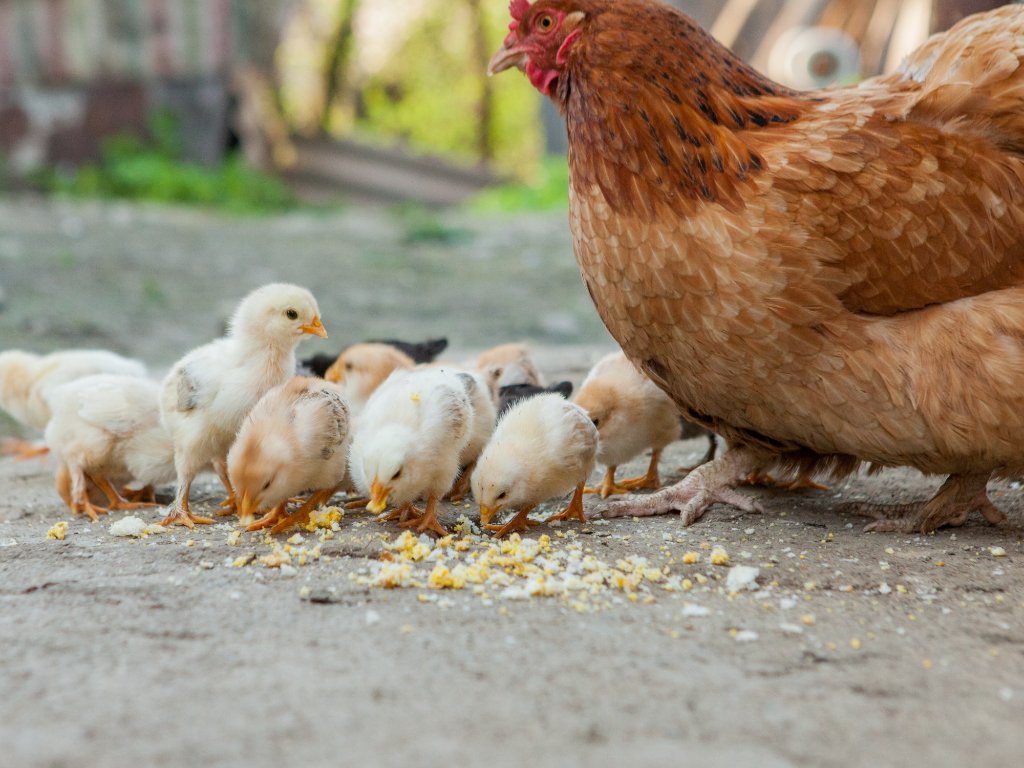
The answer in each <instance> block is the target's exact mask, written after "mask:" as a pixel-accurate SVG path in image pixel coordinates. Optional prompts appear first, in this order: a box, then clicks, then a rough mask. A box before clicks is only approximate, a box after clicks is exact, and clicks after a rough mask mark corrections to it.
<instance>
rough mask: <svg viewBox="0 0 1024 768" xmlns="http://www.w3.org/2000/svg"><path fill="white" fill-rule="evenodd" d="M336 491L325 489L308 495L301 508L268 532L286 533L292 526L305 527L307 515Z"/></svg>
mask: <svg viewBox="0 0 1024 768" xmlns="http://www.w3.org/2000/svg"><path fill="white" fill-rule="evenodd" d="M337 490H338V489H337V488H325V489H323V490H322V491H316V492H314V493H312V494H310V496H309V498H308V499H306V501H305V502H303V504H302V506H301V507H299V508H298V509H297V510H295V511H294V512H293V513H292V514H290V515H288V517H286V518H285V519H284V520H281V521H280V522H279V523H277V525H275V526H274V527H273V528H271V529H270V532H271V533H281V532H282V531H287V530H288V529H289V528H291V527H292V526H293V525H305V524H306V523H308V522H309V514H310V513H311V512H312V511H313V510H314V509H319V508H320V507H322V506H323V505H324V504H325V503H327V501H328V500H329V499H330V498H331V496H333V495H334V494H335V492H336V491H337Z"/></svg>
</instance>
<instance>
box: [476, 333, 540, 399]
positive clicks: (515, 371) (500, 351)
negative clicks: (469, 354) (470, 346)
mask: <svg viewBox="0 0 1024 768" xmlns="http://www.w3.org/2000/svg"><path fill="white" fill-rule="evenodd" d="M472 367H474V368H476V370H478V371H481V372H486V371H487V370H488V369H499V370H500V374H499V376H498V381H497V388H501V387H508V386H511V385H513V384H533V385H535V386H542V385H543V383H544V380H543V377H542V376H541V374H540V370H539V369H538V368H537V365H536V364H535V363H534V362H533V358H532V357H531V356H530V348H529V347H528V346H526V344H524V343H522V342H514V343H512V344H501V345H499V346H497V347H492V348H491V349H488V350H485V351H483V352H481V353H480V355H479V356H478V357H477V359H476V363H475V364H474V365H473V366H472Z"/></svg>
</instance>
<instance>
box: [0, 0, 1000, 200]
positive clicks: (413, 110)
mask: <svg viewBox="0 0 1024 768" xmlns="http://www.w3.org/2000/svg"><path fill="white" fill-rule="evenodd" d="M674 4H675V5H676V6H678V7H680V8H681V9H683V10H685V11H686V12H688V13H690V14H691V15H692V16H694V17H695V18H696V19H697V21H699V22H700V23H701V24H702V25H704V26H705V27H706V28H708V29H710V30H711V32H712V33H713V34H714V35H715V36H716V37H717V38H718V39H720V40H721V41H722V42H724V43H725V44H726V45H728V46H729V47H731V48H733V49H734V50H735V51H736V52H737V53H738V54H739V55H741V56H742V57H743V58H745V59H747V60H748V61H750V62H751V63H753V64H754V66H756V67H757V68H759V69H761V70H763V71H765V72H767V73H768V74H769V75H770V76H771V77H773V78H775V79H777V80H780V81H782V82H784V83H786V84H788V85H793V86H796V87H802V88H809V87H816V86H823V85H828V84H830V83H833V82H851V81H855V80H857V79H858V78H861V77H866V76H870V75H873V74H876V73H878V72H882V71H886V70H891V69H892V68H894V67H895V66H896V65H897V64H898V62H899V61H900V59H901V58H902V57H903V55H904V54H906V53H907V52H908V51H910V50H911V49H912V48H914V47H915V46H916V45H918V44H919V43H920V42H921V41H923V40H924V39H925V37H927V35H928V34H929V33H930V32H933V31H936V30H941V29H945V28H947V27H948V26H950V25H951V24H952V23H954V22H955V21H956V20H958V19H959V18H961V17H963V16H964V15H967V14H969V13H973V12H975V11H979V10H984V9H987V8H991V7H995V6H997V5H1000V4H1001V3H999V2H998V1H996V2H993V1H992V0H725V1H724V2H722V1H721V0H675V3H674ZM507 22H508V11H507V3H506V2H504V0H373V1H372V2H371V1H368V0H0V168H2V174H3V176H2V182H3V184H4V186H5V187H6V188H8V189H12V188H22V189H24V188H33V189H37V190H43V191H57V192H61V193H66V194H76V195H93V194H94V195H114V196H122V197H133V196H137V197H148V198H155V199H166V200H178V201H182V202H198V203H209V204H217V205H227V206H228V207H235V208H239V209H246V208H250V207H251V208H256V209H264V208H266V209H275V208H282V207H287V206H288V205H290V204H292V203H294V202H313V203H324V202H330V201H337V200H358V201H361V202H395V201H403V200H416V201H420V202H424V203H428V204H437V205H446V204H451V203H462V202H465V201H466V200H468V199H471V198H474V197H475V196H476V195H477V193H478V192H479V191H480V190H481V189H484V188H486V187H491V186H493V185H495V184H496V183H499V182H505V183H506V185H507V183H508V182H524V183H526V184H529V185H532V187H533V194H532V195H525V194H524V192H525V190H513V189H504V190H499V192H498V193H497V194H494V195H490V196H486V197H485V198H484V200H482V201H478V204H480V205H483V206H485V207H497V208H502V207H509V206H512V207H515V206H524V205H527V206H532V207H540V208H543V207H548V206H557V205H559V204H564V186H565V184H564V163H561V162H559V161H558V160H557V158H558V157H559V156H560V155H562V154H563V152H564V136H563V129H562V126H561V122H560V120H559V118H558V116H557V115H556V114H555V112H554V110H553V109H552V108H551V107H550V105H548V104H547V103H546V101H545V100H542V99H541V98H540V97H539V96H538V95H537V94H536V93H535V92H534V91H533V90H532V89H531V88H530V86H529V85H528V83H527V82H526V80H525V79H524V78H522V77H515V76H506V77H499V78H493V79H491V78H487V77H486V76H485V74H484V69H485V67H486V63H487V60H488V59H489V57H490V54H491V53H492V52H493V51H494V49H495V48H496V46H497V45H498V44H499V42H500V40H501V39H502V37H503V35H504V33H505V29H506V26H507ZM552 156H553V157H554V158H556V159H555V160H553V161H549V160H548V158H549V157H552ZM176 162H180V163H182V164H188V167H174V163H176ZM193 164H194V165H193ZM202 169H205V170H206V171H207V172H208V173H207V174H205V175H204V174H203V173H202V172H201V171H202ZM249 169H258V170H262V171H264V172H266V173H267V175H266V176H261V175H258V174H252V175H250V174H247V173H246V171H247V170H249ZM189 171H191V172H192V173H191V174H189V173H188V172H189ZM213 171H217V172H218V173H212V172H213ZM277 180H280V181H283V182H284V183H283V185H278V184H275V183H274V182H275V181H277ZM249 198H251V200H250V199H249Z"/></svg>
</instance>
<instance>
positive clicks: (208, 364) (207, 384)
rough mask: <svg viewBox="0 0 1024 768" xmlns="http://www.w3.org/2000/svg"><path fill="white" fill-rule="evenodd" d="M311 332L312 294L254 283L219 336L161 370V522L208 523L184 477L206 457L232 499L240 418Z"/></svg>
mask: <svg viewBox="0 0 1024 768" xmlns="http://www.w3.org/2000/svg"><path fill="white" fill-rule="evenodd" d="M309 334H312V335H315V336H321V337H323V338H327V332H326V331H325V330H324V326H323V324H322V323H321V322H320V310H319V308H318V307H317V303H316V299H315V298H313V294H311V293H310V292H309V291H307V290H306V289H305V288H300V287H299V286H297V285H290V284H287V283H273V284H271V285H265V286H263V287H262V288H258V289H256V290H255V291H253V292H252V293H250V294H249V295H248V296H246V297H245V298H244V299H243V300H242V302H241V303H240V304H239V305H238V309H237V310H235V314H234V316H233V317H232V319H231V325H230V330H229V331H228V335H227V336H225V337H224V338H221V339H217V340H216V341H212V342H210V343H209V344H206V345H204V346H202V347H198V348H197V349H194V350H192V351H191V352H189V353H188V354H187V355H185V357H183V358H182V359H181V360H179V361H178V362H177V363H176V364H175V365H174V367H173V368H172V369H171V372H170V373H168V374H167V377H166V378H165V379H164V382H163V385H162V387H161V393H160V413H161V417H162V419H163V422H164V425H165V426H166V427H167V430H168V432H170V434H171V439H172V440H173V441H174V462H175V467H176V470H177V474H178V493H177V495H176V497H175V499H174V503H173V504H172V506H171V509H170V514H168V515H167V517H166V518H165V519H164V521H163V523H162V524H163V525H172V524H174V523H180V524H182V525H187V526H188V527H189V528H191V527H192V526H193V525H194V524H195V523H212V522H213V521H212V520H211V519H210V518H205V517H197V516H196V515H193V514H192V512H191V510H190V509H189V501H188V496H189V490H190V489H191V487H192V481H193V480H194V479H195V476H196V475H197V474H198V473H199V471H200V470H201V469H203V467H205V466H207V465H208V464H210V463H212V464H213V467H214V469H215V470H216V471H217V474H218V475H219V476H220V478H221V482H223V483H224V486H225V488H227V491H228V499H227V501H226V502H225V503H224V505H222V506H225V507H227V508H228V510H229V511H233V508H234V507H235V497H234V493H233V492H232V489H231V481H230V480H229V478H228V476H227V467H226V463H227V454H228V450H229V449H230V448H231V444H232V443H233V442H234V440H235V435H236V434H237V433H238V430H239V427H241V425H242V420H243V419H244V418H245V417H246V415H247V414H248V413H249V411H250V410H252V407H253V406H254V405H255V404H256V402H257V401H258V400H259V399H260V398H261V397H262V396H263V395H264V394H265V393H266V392H267V391H268V390H270V389H273V388H274V387H276V386H278V385H279V384H283V383H284V382H285V381H287V380H288V379H289V378H290V377H291V376H292V375H293V374H294V373H295V347H296V346H298V344H299V342H300V341H302V339H303V338H305V336H307V335H309Z"/></svg>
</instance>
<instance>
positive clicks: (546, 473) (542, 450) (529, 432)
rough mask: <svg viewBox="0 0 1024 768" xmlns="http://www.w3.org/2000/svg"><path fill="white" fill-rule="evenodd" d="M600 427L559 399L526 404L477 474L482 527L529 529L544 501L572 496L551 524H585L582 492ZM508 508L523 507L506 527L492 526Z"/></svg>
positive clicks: (501, 427)
mask: <svg viewBox="0 0 1024 768" xmlns="http://www.w3.org/2000/svg"><path fill="white" fill-rule="evenodd" d="M597 443H598V436H597V428H596V427H595V426H594V424H593V422H591V420H590V417H589V416H588V415H587V412H586V411H584V410H583V409H582V408H580V407H579V406H577V405H575V404H574V403H570V402H569V401H567V400H566V399H565V398H563V397H562V396H561V395H559V394H545V395H538V396H537V397H532V398H529V399H527V400H522V401H521V402H519V403H517V404H516V405H515V406H513V407H512V408H511V409H510V410H509V411H508V412H507V413H506V414H505V415H504V416H502V418H501V420H500V421H499V422H498V426H497V428H496V429H495V430H494V436H493V437H492V438H491V441H490V442H489V443H488V444H487V447H486V448H484V452H483V454H482V455H481V456H480V459H479V461H477V465H476V470H475V471H474V472H473V478H472V487H473V496H474V497H475V498H476V500H477V501H478V502H479V503H480V522H481V524H483V525H484V526H485V527H487V528H488V529H490V530H496V531H497V534H496V535H497V536H499V537H500V536H504V535H505V534H507V533H510V532H511V531H524V530H527V529H528V525H529V521H528V520H527V515H529V514H530V512H531V511H532V510H533V509H534V507H536V506H537V505H538V504H540V503H541V502H544V501H547V500H548V499H553V498H558V497H562V496H565V494H567V493H569V492H570V491H574V492H573V496H572V500H571V501H570V502H569V506H568V507H566V508H565V510H564V511H562V512H560V513H558V514H556V515H554V516H552V517H550V518H548V519H549V520H566V519H570V518H571V519H575V520H584V521H585V520H586V519H587V518H586V516H585V515H584V514H583V488H584V485H585V483H586V481H587V478H588V477H590V474H591V473H592V472H593V471H594V465H595V463H596V456H597ZM506 507H509V508H518V510H519V511H518V512H517V513H516V515H515V516H514V517H513V518H512V519H511V520H509V521H508V522H507V523H506V524H505V525H490V521H491V518H493V517H494V515H496V514H498V512H500V511H501V510H502V509H505V508H506Z"/></svg>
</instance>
